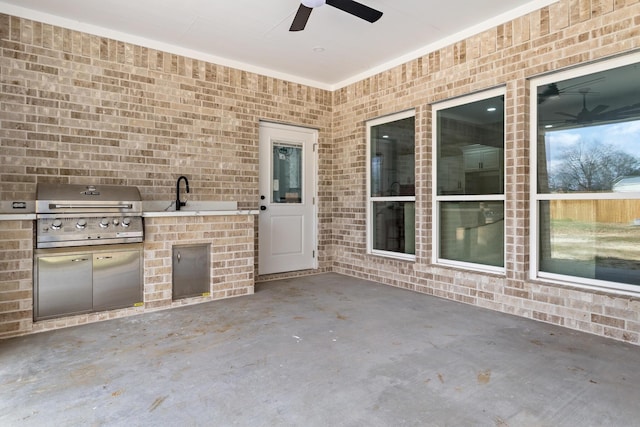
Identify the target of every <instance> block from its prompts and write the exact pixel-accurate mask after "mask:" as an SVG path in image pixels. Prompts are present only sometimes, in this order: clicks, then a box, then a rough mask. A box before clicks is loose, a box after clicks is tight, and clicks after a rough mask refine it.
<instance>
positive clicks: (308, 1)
mask: <svg viewBox="0 0 640 427" xmlns="http://www.w3.org/2000/svg"><path fill="white" fill-rule="evenodd" d="M325 2H326V0H302V2H301V3H302V4H303V5H305V6H307V7H310V8H312V9H313V8H314V7H318V6H322V5H323V4H325Z"/></svg>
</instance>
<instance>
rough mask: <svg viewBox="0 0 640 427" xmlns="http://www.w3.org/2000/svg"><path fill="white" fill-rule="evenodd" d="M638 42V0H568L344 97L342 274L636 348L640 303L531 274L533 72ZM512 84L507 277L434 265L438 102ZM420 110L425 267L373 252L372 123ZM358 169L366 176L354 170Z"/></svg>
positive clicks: (337, 146)
mask: <svg viewBox="0 0 640 427" xmlns="http://www.w3.org/2000/svg"><path fill="white" fill-rule="evenodd" d="M638 47H640V3H638V1H636V0H633V1H612V0H611V1H599V0H593V1H588V0H566V1H562V0H561V1H559V2H557V3H554V4H552V5H550V6H548V7H545V8H543V9H541V10H538V11H536V12H533V13H530V14H528V15H526V16H523V17H520V18H517V19H515V20H513V21H511V22H508V23H506V24H503V25H500V26H498V27H496V28H492V29H490V30H487V31H485V32H483V33H481V34H477V35H475V36H472V37H470V38H468V39H465V40H462V41H460V42H457V43H454V44H452V45H450V46H447V47H445V48H443V49H440V50H438V51H435V52H432V53H430V54H428V55H426V56H424V57H422V58H419V59H416V60H414V61H411V62H408V63H406V64H404V65H401V66H398V67H396V68H394V69H392V70H389V71H387V72H384V73H381V74H378V75H376V76H373V77H371V78H368V79H365V80H362V81H360V82H357V83H355V84H352V85H350V86H348V87H345V88H342V89H340V90H337V91H336V92H335V93H334V97H335V100H334V124H333V132H334V134H333V136H334V163H333V165H332V166H333V176H334V180H333V191H334V195H335V199H334V200H335V202H334V206H333V212H334V216H333V224H334V230H335V233H334V236H333V238H334V242H335V245H334V247H335V248H336V252H335V262H334V264H333V266H334V271H336V272H340V273H343V274H348V275H353V276H357V277H362V278H367V279H372V280H375V281H379V282H383V283H387V284H389V285H393V286H399V287H403V288H408V289H411V290H416V291H418V292H423V293H426V294H430V295H435V296H438V297H442V298H447V299H451V300H455V301H460V302H463V303H467V304H473V305H477V306H480V307H485V308H488V309H492V310H497V311H501V312H505V313H511V314H515V315H518V316H523V317H529V318H533V319H537V320H540V321H544V322H550V323H555V324H558V325H562V326H566V327H569V328H572V329H578V330H582V331H586V332H590V333H595V334H598V335H604V336H610V337H613V338H615V339H619V340H624V341H628V342H632V343H636V344H638V343H639V342H640V300H639V299H638V298H637V297H630V296H623V295H616V294H615V293H612V292H611V293H609V292H597V291H589V290H584V289H579V288H571V287H566V286H560V285H554V284H549V283H544V282H539V281H538V282H532V281H530V280H529V279H528V277H529V273H528V271H529V209H530V206H529V179H530V178H529V122H528V114H527V112H528V109H529V96H530V95H529V93H528V82H527V79H528V78H530V77H533V76H537V75H540V74H542V73H546V72H550V71H554V70H559V69H562V68H566V67H568V66H573V65H579V64H581V63H584V62H588V61H594V60H598V59H601V58H606V57H608V56H611V55H615V54H620V53H624V52H628V51H631V50H633V49H637V48H638ZM501 85H504V86H505V87H506V97H505V111H506V135H505V169H506V182H505V197H506V201H505V227H506V229H505V233H506V235H505V238H506V259H505V270H506V274H505V275H494V274H483V273H479V272H472V271H466V270H460V269H454V268H446V267H440V266H437V265H433V264H432V263H431V254H432V252H431V250H432V249H431V248H432V240H433V239H432V235H431V234H432V232H431V225H432V218H433V211H432V203H431V198H432V192H433V183H432V182H431V180H432V178H431V170H432V169H431V163H432V162H431V158H432V157H431V156H432V146H433V141H432V136H431V131H432V122H431V108H430V104H432V103H434V102H437V101H441V100H445V99H449V98H453V97H456V96H461V95H466V94H469V93H473V92H478V91H481V90H484V89H489V88H493V87H496V86H501ZM409 108H415V109H416V132H417V133H416V141H417V143H416V144H417V145H416V258H417V259H416V262H415V263H413V262H402V261H395V260H390V259H385V258H380V257H375V256H370V255H366V217H365V201H366V192H365V190H366V176H365V173H364V171H365V167H366V140H365V122H366V121H367V120H370V119H373V118H376V117H380V116H383V115H386V114H391V113H394V112H397V111H403V110H406V109H409ZM356 171H357V172H356Z"/></svg>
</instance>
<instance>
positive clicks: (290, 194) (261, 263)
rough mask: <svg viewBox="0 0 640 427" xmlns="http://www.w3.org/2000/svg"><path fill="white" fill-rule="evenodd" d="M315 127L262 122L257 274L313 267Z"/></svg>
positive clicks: (314, 260) (316, 137)
mask: <svg viewBox="0 0 640 427" xmlns="http://www.w3.org/2000/svg"><path fill="white" fill-rule="evenodd" d="M317 139H318V132H317V131H316V130H313V129H307V128H299V127H294V126H286V125H279V124H275V123H267V122H261V123H260V216H259V221H258V232H259V237H258V274H271V273H282V272H285V271H296V270H307V269H315V268H317V262H316V205H315V201H316V153H315V148H316V143H317Z"/></svg>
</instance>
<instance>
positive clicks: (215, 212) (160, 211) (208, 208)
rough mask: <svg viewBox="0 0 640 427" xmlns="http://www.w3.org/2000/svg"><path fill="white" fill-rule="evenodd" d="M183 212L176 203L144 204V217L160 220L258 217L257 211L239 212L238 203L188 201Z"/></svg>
mask: <svg viewBox="0 0 640 427" xmlns="http://www.w3.org/2000/svg"><path fill="white" fill-rule="evenodd" d="M186 203H187V204H186V206H183V207H182V209H181V210H179V211H177V210H175V201H166V200H164V201H163V200H155V201H143V202H142V216H143V217H146V218H159V217H171V216H228V215H257V214H258V211H257V210H238V203H237V202H227V201H193V202H192V201H187V202H186Z"/></svg>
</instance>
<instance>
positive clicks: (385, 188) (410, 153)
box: [370, 117, 415, 197]
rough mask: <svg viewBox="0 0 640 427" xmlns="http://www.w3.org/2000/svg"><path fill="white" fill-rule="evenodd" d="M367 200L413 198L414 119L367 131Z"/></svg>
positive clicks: (374, 127)
mask: <svg viewBox="0 0 640 427" xmlns="http://www.w3.org/2000/svg"><path fill="white" fill-rule="evenodd" d="M370 150H371V153H370V154H371V156H370V158H371V177H370V178H371V196H372V197H387V196H414V195H415V172H414V171H415V118H414V117H407V118H406V119H402V120H396V121H392V122H389V123H383V124H380V125H377V126H372V127H371V143H370Z"/></svg>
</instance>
